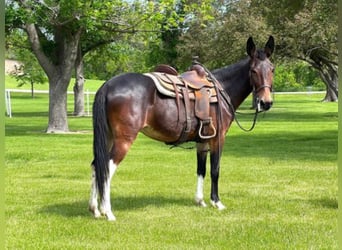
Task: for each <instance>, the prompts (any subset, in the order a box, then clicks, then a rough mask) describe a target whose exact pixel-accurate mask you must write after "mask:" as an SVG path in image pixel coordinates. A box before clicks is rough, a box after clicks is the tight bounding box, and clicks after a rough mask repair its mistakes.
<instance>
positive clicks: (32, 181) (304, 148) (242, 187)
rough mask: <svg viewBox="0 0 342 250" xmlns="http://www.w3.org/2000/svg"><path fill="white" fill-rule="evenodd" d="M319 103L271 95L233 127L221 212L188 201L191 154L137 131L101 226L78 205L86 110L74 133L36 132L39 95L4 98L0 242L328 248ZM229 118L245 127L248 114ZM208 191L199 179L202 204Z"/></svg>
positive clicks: (328, 106) (328, 114) (329, 149)
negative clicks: (2, 228) (264, 108)
mask: <svg viewBox="0 0 342 250" xmlns="http://www.w3.org/2000/svg"><path fill="white" fill-rule="evenodd" d="M6 87H7V86H6ZM93 88H95V87H93ZM93 88H90V89H91V90H93ZM322 98H323V94H319V95H317V94H303V95H277V94H276V95H275V104H274V107H273V108H272V109H271V110H270V111H269V112H267V113H266V114H265V115H261V116H260V117H259V118H258V123H257V125H256V128H255V129H254V130H253V132H250V133H245V132H243V131H241V130H240V129H239V128H238V127H237V125H236V124H235V123H234V124H233V126H232V127H231V130H230V131H229V133H228V134H227V140H226V143H225V148H224V152H223V156H222V162H221V175H220V185H219V188H220V197H221V200H222V202H223V203H224V204H225V205H226V206H227V209H226V210H224V211H217V210H215V209H214V208H212V207H208V208H200V207H197V206H196V205H195V204H194V202H193V199H194V194H195V187H196V159H195V155H196V153H195V150H194V149H183V148H174V149H170V148H169V147H168V146H166V145H165V144H163V143H160V142H156V141H153V140H151V139H149V138H147V137H145V136H143V135H139V137H138V139H137V140H136V142H135V143H134V145H133V146H132V149H131V150H130V152H129V154H128V156H127V157H126V159H125V160H124V161H123V163H122V164H121V165H120V167H119V169H118V171H117V172H116V175H115V176H114V178H113V182H112V190H111V194H112V196H111V197H112V205H113V208H114V213H115V215H116V217H117V221H116V222H114V223H110V222H107V221H106V220H105V219H99V220H96V219H94V218H92V217H91V214H90V213H89V212H88V210H87V203H88V199H89V192H90V167H89V165H90V162H91V160H92V132H91V129H92V125H91V117H82V118H76V117H72V116H70V117H69V128H70V129H71V130H72V131H73V132H74V133H70V134H65V135H54V134H45V133H44V129H45V128H46V126H47V103H48V101H47V96H46V95H43V94H37V95H36V97H35V98H34V99H32V98H30V96H29V94H19V93H13V94H12V105H13V106H12V111H13V118H6V121H5V122H6V138H5V139H6V142H5V146H6V152H5V156H6V180H5V181H6V185H5V187H6V208H5V209H6V211H5V215H6V236H7V238H6V248H7V249H337V210H338V209H337V144H338V142H337V134H338V129H337V125H338V122H337V119H338V112H337V103H321V102H319V100H320V99H322ZM70 99H71V96H70ZM72 106H73V105H72V100H70V104H69V107H70V109H71V108H72ZM249 106H250V100H248V101H246V103H245V104H244V105H243V106H242V107H241V111H242V112H251V111H250V110H249V109H248V108H249ZM70 113H72V112H71V111H70ZM239 118H240V120H241V123H242V124H243V125H245V126H247V127H248V126H250V124H251V119H252V116H242V115H239ZM185 146H186V147H188V146H193V144H188V145H185ZM209 192H210V178H206V180H205V199H206V201H207V203H208V202H209Z"/></svg>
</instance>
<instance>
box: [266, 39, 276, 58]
mask: <svg viewBox="0 0 342 250" xmlns="http://www.w3.org/2000/svg"><path fill="white" fill-rule="evenodd" d="M273 51H274V38H273V36H270V38H268V41H267V43H266V45H265V53H266V55H267V57H270V56H271V55H272V53H273Z"/></svg>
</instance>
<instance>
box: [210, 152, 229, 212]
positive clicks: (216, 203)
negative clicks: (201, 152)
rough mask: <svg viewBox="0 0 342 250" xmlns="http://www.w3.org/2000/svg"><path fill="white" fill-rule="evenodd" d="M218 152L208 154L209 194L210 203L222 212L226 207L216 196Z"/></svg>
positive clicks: (218, 170) (218, 167)
mask: <svg viewBox="0 0 342 250" xmlns="http://www.w3.org/2000/svg"><path fill="white" fill-rule="evenodd" d="M220 157H221V154H220V152H215V151H214V152H211V154H210V169H211V171H210V174H211V194H210V202H211V205H213V206H214V207H215V208H217V209H218V210H223V209H225V208H226V207H225V206H224V205H223V204H222V202H221V201H220V198H219V195H218V179H219V173H220Z"/></svg>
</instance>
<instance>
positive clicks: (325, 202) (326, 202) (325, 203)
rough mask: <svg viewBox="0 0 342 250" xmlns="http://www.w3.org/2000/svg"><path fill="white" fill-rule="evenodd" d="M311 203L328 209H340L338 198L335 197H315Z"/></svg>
mask: <svg viewBox="0 0 342 250" xmlns="http://www.w3.org/2000/svg"><path fill="white" fill-rule="evenodd" d="M310 203H312V204H313V205H315V206H317V207H323V208H328V209H338V202H337V199H333V198H322V199H314V200H310Z"/></svg>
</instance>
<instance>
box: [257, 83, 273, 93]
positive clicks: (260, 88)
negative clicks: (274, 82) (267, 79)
mask: <svg viewBox="0 0 342 250" xmlns="http://www.w3.org/2000/svg"><path fill="white" fill-rule="evenodd" d="M265 88H269V89H270V91H271V92H273V88H272V86H269V85H267V84H263V85H261V86H259V87H258V88H255V84H253V94H257V93H259V92H260V91H261V90H262V89H265Z"/></svg>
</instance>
